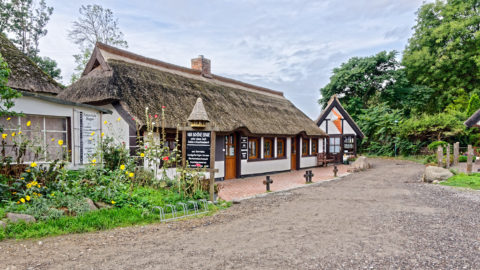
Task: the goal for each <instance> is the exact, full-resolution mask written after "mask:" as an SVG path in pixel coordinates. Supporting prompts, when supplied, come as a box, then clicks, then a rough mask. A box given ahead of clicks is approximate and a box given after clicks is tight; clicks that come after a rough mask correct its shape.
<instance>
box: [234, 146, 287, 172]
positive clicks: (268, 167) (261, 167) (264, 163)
mask: <svg viewBox="0 0 480 270" xmlns="http://www.w3.org/2000/svg"><path fill="white" fill-rule="evenodd" d="M261 141H262V142H263V138H262V139H261ZM275 141H276V140H275ZM285 147H286V149H285V150H286V158H283V159H272V160H258V161H248V160H242V161H241V162H240V163H241V174H242V176H247V175H250V174H259V173H268V172H277V171H287V170H290V169H291V163H290V158H291V138H286V144H285ZM260 152H261V155H262V156H263V144H261V145H260ZM276 152H277V149H276V147H275V153H276Z"/></svg>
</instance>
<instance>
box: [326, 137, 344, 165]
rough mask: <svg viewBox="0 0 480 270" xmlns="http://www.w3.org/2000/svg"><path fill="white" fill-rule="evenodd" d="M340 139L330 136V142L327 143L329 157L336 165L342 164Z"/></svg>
mask: <svg viewBox="0 0 480 270" xmlns="http://www.w3.org/2000/svg"><path fill="white" fill-rule="evenodd" d="M341 143H342V141H341V137H340V136H335V137H334V136H332V135H330V140H329V142H328V147H329V149H328V151H329V153H330V154H331V156H332V157H333V158H334V159H335V162H336V163H339V162H342V157H343V154H342V150H341V149H342V145H341Z"/></svg>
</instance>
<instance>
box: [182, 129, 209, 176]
mask: <svg viewBox="0 0 480 270" xmlns="http://www.w3.org/2000/svg"><path fill="white" fill-rule="evenodd" d="M211 135H212V133H211V132H210V131H187V132H186V144H187V145H186V146H187V147H186V160H187V161H188V164H189V167H191V168H196V167H197V166H198V165H197V164H200V165H201V166H202V168H210V153H211V144H212V137H211Z"/></svg>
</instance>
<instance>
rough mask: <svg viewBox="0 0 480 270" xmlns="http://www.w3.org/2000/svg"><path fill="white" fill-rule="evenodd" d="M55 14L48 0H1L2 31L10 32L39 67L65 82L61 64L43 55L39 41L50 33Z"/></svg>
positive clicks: (0, 23)
mask: <svg viewBox="0 0 480 270" xmlns="http://www.w3.org/2000/svg"><path fill="white" fill-rule="evenodd" d="M52 13H53V7H48V6H47V5H46V3H45V0H41V1H39V2H38V3H37V2H34V1H33V0H0V32H3V33H9V34H11V36H13V38H11V41H12V42H13V43H14V44H15V45H16V46H17V48H19V49H20V50H21V51H22V52H23V53H24V54H26V55H27V56H28V57H30V59H32V61H33V62H35V63H36V64H37V65H38V67H40V68H41V69H42V70H43V71H44V72H45V73H47V74H49V75H50V76H51V77H52V78H54V79H57V80H58V79H61V78H62V76H61V75H60V73H61V70H60V69H59V68H58V67H57V62H55V60H53V59H51V58H49V57H41V56H40V55H39V53H40V50H39V42H40V39H41V38H42V37H44V36H45V35H46V34H47V29H46V26H47V23H48V21H49V20H50V16H51V15H52Z"/></svg>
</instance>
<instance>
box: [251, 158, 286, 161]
mask: <svg viewBox="0 0 480 270" xmlns="http://www.w3.org/2000/svg"><path fill="white" fill-rule="evenodd" d="M282 159H287V157H277V158H256V159H247V162H257V161H269V160H282Z"/></svg>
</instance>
